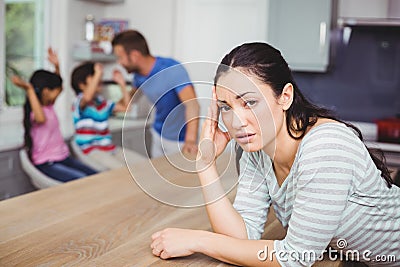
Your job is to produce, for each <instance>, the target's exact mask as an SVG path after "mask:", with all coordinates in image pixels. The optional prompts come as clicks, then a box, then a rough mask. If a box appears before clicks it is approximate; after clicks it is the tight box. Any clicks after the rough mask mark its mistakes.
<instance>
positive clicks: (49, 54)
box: [47, 47, 60, 75]
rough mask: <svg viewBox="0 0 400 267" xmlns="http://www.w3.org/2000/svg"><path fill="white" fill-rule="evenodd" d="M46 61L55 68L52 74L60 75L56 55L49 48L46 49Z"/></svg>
mask: <svg viewBox="0 0 400 267" xmlns="http://www.w3.org/2000/svg"><path fill="white" fill-rule="evenodd" d="M47 59H48V60H49V61H50V63H51V64H53V66H54V68H55V71H54V73H55V74H58V75H60V62H59V60H58V56H57V53H56V52H55V51H54V50H53V49H52V48H51V47H49V48H48V49H47Z"/></svg>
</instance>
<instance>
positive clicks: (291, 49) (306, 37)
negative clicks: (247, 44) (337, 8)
mask: <svg viewBox="0 0 400 267" xmlns="http://www.w3.org/2000/svg"><path fill="white" fill-rule="evenodd" d="M268 14H269V16H268V37H267V40H268V42H269V43H270V44H271V45H273V46H274V47H276V48H277V49H279V50H280V51H281V53H282V55H283V56H284V58H285V59H286V61H287V62H288V64H289V66H290V68H291V69H292V70H295V71H316V72H324V71H326V70H327V67H328V64H329V39H330V29H331V17H332V15H331V14H332V0H302V1H298V0H270V1H269V12H268Z"/></svg>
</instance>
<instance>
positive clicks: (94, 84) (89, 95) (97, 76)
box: [79, 63, 103, 109]
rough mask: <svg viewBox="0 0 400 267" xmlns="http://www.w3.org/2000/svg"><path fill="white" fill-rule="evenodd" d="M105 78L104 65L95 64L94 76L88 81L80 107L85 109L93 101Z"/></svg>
mask: <svg viewBox="0 0 400 267" xmlns="http://www.w3.org/2000/svg"><path fill="white" fill-rule="evenodd" d="M102 76H103V65H101V64H100V63H96V64H94V74H93V76H92V77H90V78H89V79H88V80H87V83H88V84H87V88H86V90H84V91H83V97H82V99H81V102H80V105H79V107H80V108H81V109H83V108H85V107H86V105H87V104H88V103H89V102H90V101H92V100H93V98H94V96H95V95H96V92H97V89H98V87H99V84H100V82H101V78H102Z"/></svg>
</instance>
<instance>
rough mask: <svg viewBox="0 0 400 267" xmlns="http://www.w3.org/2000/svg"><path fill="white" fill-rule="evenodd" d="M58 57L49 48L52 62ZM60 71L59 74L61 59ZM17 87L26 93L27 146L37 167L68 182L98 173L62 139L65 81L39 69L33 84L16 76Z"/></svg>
mask: <svg viewBox="0 0 400 267" xmlns="http://www.w3.org/2000/svg"><path fill="white" fill-rule="evenodd" d="M56 58H57V56H56V55H55V54H54V52H53V51H52V50H51V49H49V59H50V61H52V63H54V60H56ZM55 66H56V71H58V60H57V64H55ZM12 81H13V83H14V84H15V85H17V86H19V87H21V88H22V89H24V90H25V91H26V95H27V100H26V102H25V106H24V114H25V115H24V127H25V136H24V138H25V147H26V149H27V151H28V155H29V158H30V159H31V161H32V162H33V164H34V165H35V166H36V167H37V168H38V169H39V170H40V171H41V172H43V173H44V174H46V175H47V176H49V177H52V178H54V179H56V180H58V181H62V182H67V181H71V180H75V179H78V178H82V177H85V176H87V175H91V174H95V173H96V171H95V170H93V169H92V168H90V167H88V166H85V165H84V164H82V163H81V162H79V161H77V160H76V159H73V158H71V157H70V154H69V150H68V146H67V145H66V144H65V142H64V139H63V137H62V134H61V131H60V128H59V122H58V119H57V115H56V113H55V110H54V106H53V104H54V102H55V100H56V98H57V96H58V95H59V94H60V93H61V91H62V79H61V77H60V76H59V75H58V74H56V73H52V72H49V71H46V70H37V71H35V72H34V73H33V75H32V77H31V78H30V82H29V83H28V82H26V81H24V80H22V79H21V78H20V77H18V76H14V77H13V78H12Z"/></svg>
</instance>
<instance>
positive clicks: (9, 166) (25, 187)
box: [0, 148, 35, 201]
mask: <svg viewBox="0 0 400 267" xmlns="http://www.w3.org/2000/svg"><path fill="white" fill-rule="evenodd" d="M34 190H35V188H34V187H33V186H32V184H31V182H30V180H29V177H28V176H27V175H26V174H25V173H24V172H23V170H22V167H21V162H20V160H19V148H18V149H13V150H8V151H1V152H0V201H1V200H4V199H7V198H10V197H14V196H17V195H21V194H25V193H28V192H32V191H34Z"/></svg>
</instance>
